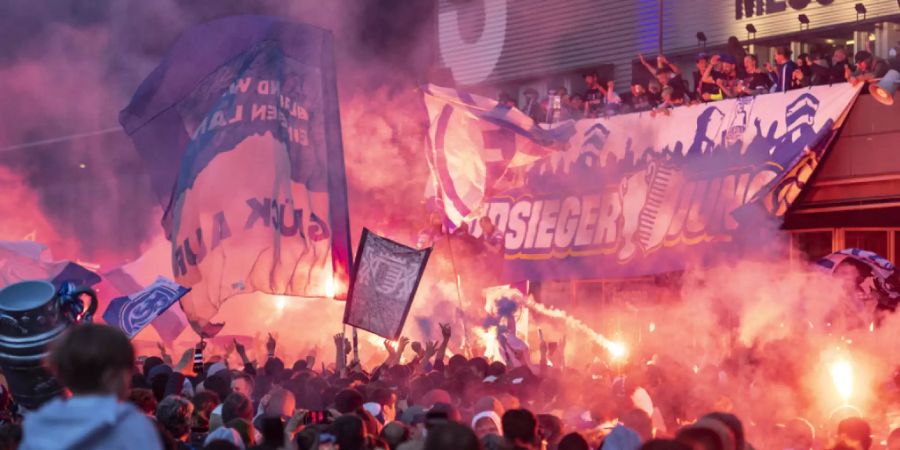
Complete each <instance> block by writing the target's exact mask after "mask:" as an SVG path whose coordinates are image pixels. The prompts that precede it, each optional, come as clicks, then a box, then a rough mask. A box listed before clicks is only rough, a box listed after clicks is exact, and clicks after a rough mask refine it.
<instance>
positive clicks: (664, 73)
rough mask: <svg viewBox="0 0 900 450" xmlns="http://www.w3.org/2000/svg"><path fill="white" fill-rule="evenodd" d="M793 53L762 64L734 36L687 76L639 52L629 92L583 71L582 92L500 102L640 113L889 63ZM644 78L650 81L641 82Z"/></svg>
mask: <svg viewBox="0 0 900 450" xmlns="http://www.w3.org/2000/svg"><path fill="white" fill-rule="evenodd" d="M792 56H793V55H792V54H791V50H790V48H788V47H778V48H776V49H775V61H774V64H771V63H769V62H767V61H762V62H761V61H760V60H759V58H758V57H757V56H756V55H754V54H750V53H747V52H746V51H745V49H744V47H743V46H741V44H740V43H739V42H738V40H737V38H734V37H732V38H731V39H730V40H729V42H728V46H727V49H726V51H724V52H721V53H716V54H706V53H701V54H699V55H698V56H697V59H696V67H695V70H694V71H693V72H692V73H691V74H690V75H691V79H688V78H687V74H685V73H683V71H682V69H681V68H679V67H678V65H676V64H673V63H672V62H670V61H669V60H668V59H667V58H666V57H665V56H664V55H659V56H657V57H656V60H655V61H648V60H647V59H646V58H644V56H643V55H638V59H639V61H640V64H641V66H642V67H643V69H642V70H646V75H649V77H643V76H633V77H632V78H633V80H634V81H633V82H632V83H631V87H630V90H629V91H628V92H625V93H622V94H619V93H617V92H616V89H615V88H616V86H615V83H614V82H613V81H612V80H606V81H604V80H601V78H600V77H599V76H598V75H597V74H596V73H593V72H590V73H585V74H584V75H583V78H584V91H583V92H581V93H575V92H573V93H569V92H568V91H567V89H566V88H565V87H559V88H555V89H551V90H549V91H548V94H547V96H546V97H544V98H543V99H540V100H539V94H538V92H537V91H536V90H535V89H532V88H529V89H526V90H525V92H524V102H523V103H522V104H520V105H517V104H516V102H515V100H514V99H513V97H511V96H510V95H509V94H507V93H500V95H499V102H500V104H502V105H505V106H508V107H516V106H518V107H519V108H520V109H521V110H522V111H523V112H525V113H526V114H527V115H528V116H529V117H531V118H532V119H534V120H535V121H536V122H538V123H555V122H558V121H563V120H569V119H573V120H578V119H583V118H597V117H607V116H611V115H615V114H620V113H629V112H638V111H651V112H652V113H654V114H656V113H660V112H661V113H665V112H667V111H668V110H669V109H671V108H674V107H678V106H683V105H691V104H698V103H707V102H713V101H717V100H722V99H728V98H735V97H742V96H750V95H759V94H765V93H770V92H785V91H789V90H792V89H800V88H805V87H809V86H817V85H828V84H833V83H840V82H845V81H846V82H851V83H854V84H855V83H860V82H866V81H871V80H873V79H877V78H881V77H883V76H884V75H885V73H887V71H888V70H889V66H888V64H887V61H885V60H883V59H881V58H878V57H875V56H873V55H872V53H870V52H868V51H866V50H860V51H857V52H856V54H855V55H853V56H854V58H853V60H852V61H851V59H850V58H849V57H848V53H847V51H846V50H844V49H843V48H836V49H834V50H833V51H831V52H829V53H826V52H816V53H812V54H807V53H804V54H800V55H797V56H796V58H793V57H792ZM643 78H648V79H649V81H647V82H643V81H639V80H641V79H643Z"/></svg>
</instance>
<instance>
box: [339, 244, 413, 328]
mask: <svg viewBox="0 0 900 450" xmlns="http://www.w3.org/2000/svg"><path fill="white" fill-rule="evenodd" d="M429 255H431V248H427V249H424V250H417V249H414V248H412V247H407V246H405V245H403V244H400V243H397V242H394V241H392V240H390V239H386V238H383V237H381V236H378V235H377V234H374V233H372V232H371V231H369V230H368V229H364V230H363V235H362V239H361V240H360V242H359V250H358V251H357V256H356V258H357V259H356V270H355V272H354V278H353V281H352V283H351V285H350V295H349V298H348V300H347V305H346V308H345V309H344V323H346V324H348V325H352V326H354V327H357V328H361V329H363V330H366V331H369V332H371V333H374V334H377V335H379V336H382V337H385V338H387V339H397V338H398V337H400V332H401V330H403V324H404V322H406V316H407V314H408V313H409V308H410V306H412V301H413V298H414V297H415V295H416V289H417V288H418V287H419V281H421V279H422V273H423V272H424V271H425V264H426V263H427V262H428V257H429Z"/></svg>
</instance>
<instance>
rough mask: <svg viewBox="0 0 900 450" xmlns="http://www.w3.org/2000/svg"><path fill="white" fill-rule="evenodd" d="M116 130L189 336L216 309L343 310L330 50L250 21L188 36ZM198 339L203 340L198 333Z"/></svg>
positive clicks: (227, 21)
mask: <svg viewBox="0 0 900 450" xmlns="http://www.w3.org/2000/svg"><path fill="white" fill-rule="evenodd" d="M119 120H120V122H121V123H122V126H123V127H124V128H125V131H126V132H127V133H128V134H129V136H130V137H131V138H132V140H133V141H134V144H135V147H136V148H137V151H138V152H139V153H140V154H141V157H142V159H143V160H144V162H145V164H146V166H147V169H148V171H149V172H150V174H151V178H152V181H153V185H154V188H155V189H156V191H157V193H158V194H159V195H160V196H161V198H164V199H165V202H166V204H167V206H166V210H165V215H164V218H163V226H164V227H165V232H166V237H167V238H168V239H169V240H170V242H171V243H172V272H173V275H174V279H175V281H176V282H178V283H180V284H182V285H185V286H190V287H191V289H192V291H191V295H189V296H188V297H186V298H185V299H184V300H183V301H182V302H181V304H182V306H183V307H184V312H185V314H186V315H187V317H188V319H189V320H190V321H191V322H192V325H195V328H196V329H203V327H204V326H205V325H207V324H209V323H210V320H211V319H212V318H213V317H214V316H215V314H216V313H217V312H218V308H219V307H220V306H221V305H222V303H224V302H225V301H226V300H228V299H229V298H231V297H233V296H236V295H240V294H244V293H250V292H256V291H261V292H265V293H268V294H273V295H288V296H297V297H312V298H329V299H332V298H338V299H343V298H346V290H347V287H348V286H349V275H350V233H349V214H348V210H347V192H346V179H345V176H344V158H343V147H342V142H341V130H340V115H339V111H338V98H337V82H336V77H335V66H334V52H333V37H332V35H331V32H330V31H328V30H323V29H320V28H316V27H313V26H309V25H304V24H298V23H292V22H288V21H285V20H282V19H277V18H271V17H261V16H238V17H228V18H224V19H220V20H216V21H213V22H209V23H206V24H202V25H198V26H195V27H193V28H191V29H189V30H188V31H186V32H185V33H184V35H182V36H181V38H179V39H178V41H176V42H175V44H174V45H173V46H172V47H171V49H170V50H169V52H168V53H167V54H166V57H165V58H164V59H163V61H162V62H161V63H160V65H159V66H158V67H157V68H156V69H155V70H154V71H153V72H152V73H151V74H150V75H149V76H148V77H147V79H146V80H144V82H143V83H142V84H141V86H140V87H139V88H138V90H137V92H135V94H134V97H133V99H132V101H131V103H130V104H129V105H128V106H127V107H126V108H125V109H124V110H123V111H122V112H121V114H120V116H119ZM207 331H209V330H207Z"/></svg>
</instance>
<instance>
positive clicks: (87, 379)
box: [19, 324, 162, 450]
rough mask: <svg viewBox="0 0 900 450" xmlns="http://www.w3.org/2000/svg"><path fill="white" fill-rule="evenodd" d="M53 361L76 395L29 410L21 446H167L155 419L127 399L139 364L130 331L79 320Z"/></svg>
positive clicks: (149, 449) (146, 449)
mask: <svg viewBox="0 0 900 450" xmlns="http://www.w3.org/2000/svg"><path fill="white" fill-rule="evenodd" d="M48 363H49V366H50V369H51V372H52V373H53V374H54V375H55V376H56V378H57V379H58V380H59V382H60V384H62V386H63V387H65V388H66V389H68V390H69V391H70V392H71V393H72V397H71V398H68V399H62V398H57V399H54V400H51V401H50V402H48V403H46V404H45V405H44V406H42V407H41V408H40V409H39V410H37V411H35V412H33V413H31V414H28V415H26V416H25V422H24V424H23V440H22V444H21V446H20V447H19V448H20V449H23V450H26V449H29V450H41V449H54V450H63V449H87V448H128V449H137V450H156V449H162V443H161V442H160V439H159V434H158V432H157V430H156V427H155V426H154V425H153V423H152V422H151V421H150V419H149V418H147V416H146V415H144V413H142V412H141V411H139V410H138V409H137V408H136V407H135V406H134V405H133V404H131V403H128V402H125V401H124V400H125V398H126V397H127V395H128V391H129V384H130V382H131V371H132V368H133V367H134V348H133V347H132V346H131V342H129V340H128V337H127V336H125V334H124V333H122V332H121V331H119V330H118V329H115V328H112V327H109V326H105V325H93V324H84V325H77V326H75V327H73V328H71V329H69V330H68V331H67V332H66V333H65V334H64V335H63V336H62V337H61V338H60V339H59V340H57V341H56V342H55V343H54V345H53V347H52V348H51V350H50V355H49V357H48Z"/></svg>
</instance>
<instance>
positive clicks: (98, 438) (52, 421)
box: [0, 324, 900, 450]
mask: <svg viewBox="0 0 900 450" xmlns="http://www.w3.org/2000/svg"><path fill="white" fill-rule="evenodd" d="M451 335H452V331H451V327H450V326H449V325H442V326H441V341H440V342H426V343H424V344H422V343H419V342H413V343H410V341H409V339H406V338H401V339H400V340H399V341H398V342H397V343H396V344H393V343H391V342H388V341H385V343H384V348H385V351H384V355H383V356H384V359H383V362H382V363H380V364H378V365H377V366H375V367H372V368H370V370H366V369H365V368H363V367H362V366H361V365H360V363H359V361H358V358H355V357H353V356H352V355H354V354H355V351H351V345H350V342H349V340H347V339H346V338H345V337H344V336H343V335H342V334H339V335H336V336H335V337H334V344H335V354H336V359H335V361H334V363H330V364H327V365H326V364H325V363H324V362H322V363H320V365H319V366H318V367H317V365H316V361H315V358H314V357H312V356H310V357H307V358H304V359H301V360H299V361H296V362H294V363H293V364H292V365H290V366H287V365H286V364H285V363H284V362H283V361H282V360H281V359H279V358H278V357H276V356H275V355H276V348H277V343H276V341H275V339H273V338H272V337H271V335H270V336H269V339H268V341H267V342H266V350H267V355H265V356H266V357H265V361H264V363H263V364H262V365H261V366H260V365H258V364H257V363H256V362H255V361H253V360H251V359H250V358H249V355H248V352H247V350H246V349H245V348H244V347H243V346H242V345H240V344H239V343H238V342H237V341H235V342H234V348H235V350H236V351H237V354H238V355H239V357H240V361H241V365H242V367H233V368H232V367H228V358H227V357H226V358H223V357H222V356H221V355H208V354H207V355H204V354H203V349H204V348H205V347H204V345H202V344H201V345H198V346H197V347H196V348H191V349H188V350H187V351H185V352H184V354H183V355H182V357H181V359H180V360H179V361H177V362H174V361H172V359H171V358H170V357H169V356H168V354H167V353H166V351H165V350H163V351H162V354H161V355H160V356H150V357H141V358H136V355H135V350H134V348H133V347H132V345H131V343H130V341H129V340H128V338H127V337H126V336H125V335H124V334H123V333H122V332H120V331H119V330H118V329H116V328H112V327H108V326H105V325H93V324H82V325H78V326H75V327H73V328H71V329H70V330H69V331H68V332H67V333H66V334H65V335H64V336H63V337H61V338H60V339H59V340H58V341H57V342H56V343H55V344H54V345H53V346H52V348H51V351H50V353H49V356H48V358H47V366H48V367H49V370H51V372H52V373H53V374H54V375H55V376H56V377H57V379H58V380H59V382H60V383H61V385H62V386H63V387H64V395H63V396H62V397H61V398H57V399H53V400H51V401H49V402H47V403H45V404H44V405H43V406H42V407H41V408H40V409H38V410H36V411H30V412H23V411H21V410H18V409H17V408H16V407H15V403H14V402H13V401H12V399H11V397H10V395H9V392H8V390H5V389H4V391H3V395H2V396H0V400H2V404H0V406H3V409H2V413H3V415H2V422H3V425H2V427H0V449H4V450H5V449H22V450H38V449H125V448H127V449H167V450H169V449H172V450H174V449H178V450H185V449H193V450H201V449H204V450H226V449H228V450H234V449H300V450H308V449H315V450H325V449H327V450H333V449H340V450H375V449H379V450H479V449H486V450H495V449H521V450H543V449H549V450H587V449H601V450H639V449H640V450H747V449H752V448H761V449H762V448H766V449H794V450H811V449H828V450H844V449H857V450H858V449H864V450H868V449H870V448H876V447H875V446H873V438H872V434H873V433H872V430H871V428H870V426H869V424H868V423H867V422H866V421H865V420H863V419H862V418H860V417H854V416H852V415H851V416H848V417H845V418H843V420H841V421H840V422H839V423H838V424H837V426H836V429H834V430H831V431H830V432H829V433H828V435H827V436H821V435H818V433H817V428H816V427H814V426H813V425H811V424H810V422H808V421H806V420H805V419H803V418H799V417H798V418H795V419H793V420H790V421H788V422H787V423H783V424H779V425H778V427H777V428H773V430H776V429H777V430H778V431H777V432H776V431H773V432H772V433H766V434H765V437H766V440H765V442H764V443H759V445H753V443H751V442H749V441H750V438H749V437H750V436H751V433H750V432H749V430H747V429H745V425H744V424H742V422H741V420H740V419H739V418H738V417H737V416H735V415H734V414H732V413H731V412H730V411H728V406H727V402H717V403H716V404H714V405H711V404H703V403H702V402H697V401H691V398H692V396H694V394H695V393H696V392H698V390H699V389H700V387H699V386H695V387H690V386H688V385H685V384H683V383H680V382H678V381H677V380H675V379H673V378H672V375H671V374H670V373H669V372H670V371H671V370H670V369H665V370H664V369H663V367H662V365H663V363H662V362H660V363H658V364H644V363H639V364H635V365H633V366H626V365H620V366H618V367H614V366H613V365H608V364H603V363H598V364H594V365H593V367H592V368H590V370H588V371H584V370H576V369H574V368H571V367H567V366H566V362H565V360H564V357H563V356H562V354H563V353H564V349H563V350H560V349H556V348H553V347H551V346H548V345H544V344H542V345H541V348H540V361H539V362H537V363H535V364H532V363H531V362H530V355H529V354H528V352H527V349H522V348H520V347H517V346H514V345H510V346H509V350H510V351H511V352H512V353H514V356H515V357H510V358H508V359H507V360H506V361H507V362H506V363H503V362H499V361H489V360H487V359H485V358H484V357H479V356H470V357H465V356H462V355H454V356H452V357H450V358H449V359H446V356H447V350H448V343H449V342H450V338H451ZM410 344H411V345H410ZM584 350H585V351H589V349H588V348H585V349H584ZM445 360H446V361H445ZM192 361H193V362H194V363H193V364H191V362H192ZM595 361H596V359H595ZM735 401H736V400H735ZM688 405H690V406H688ZM716 408H719V409H723V410H721V411H716V412H703V411H710V410H715V409H716ZM754 426H755V427H760V426H762V425H761V424H759V423H757V424H755V425H754ZM818 429H821V428H818ZM757 434H758V433H757ZM878 448H882V447H878ZM886 448H888V449H900V432H897V431H895V432H894V433H891V434H890V436H889V437H888V438H887V447H886Z"/></svg>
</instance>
